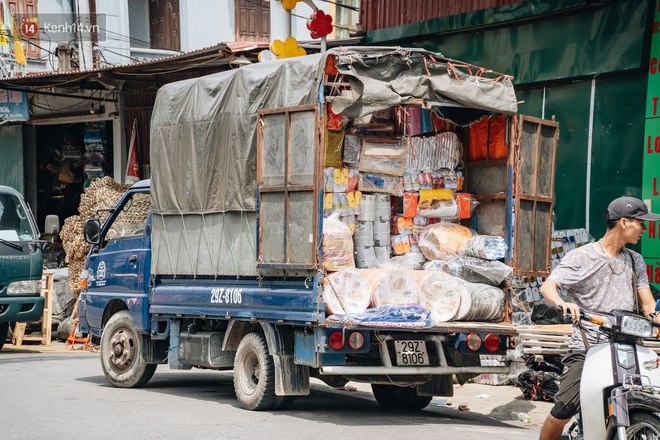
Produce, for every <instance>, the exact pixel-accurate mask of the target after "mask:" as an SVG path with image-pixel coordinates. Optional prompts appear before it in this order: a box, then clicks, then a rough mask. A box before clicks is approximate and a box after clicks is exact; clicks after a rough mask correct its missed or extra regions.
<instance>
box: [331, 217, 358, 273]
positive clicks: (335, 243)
mask: <svg viewBox="0 0 660 440" xmlns="http://www.w3.org/2000/svg"><path fill="white" fill-rule="evenodd" d="M354 267H355V260H354V259H353V237H352V236H351V231H350V229H349V228H348V226H346V225H345V224H344V223H342V221H341V220H339V214H338V213H333V214H332V215H331V216H330V217H328V218H326V219H324V220H323V269H325V270H327V271H329V272H336V271H339V270H342V269H347V268H354Z"/></svg>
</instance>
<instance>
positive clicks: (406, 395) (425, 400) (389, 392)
mask: <svg viewBox="0 0 660 440" xmlns="http://www.w3.org/2000/svg"><path fill="white" fill-rule="evenodd" d="M371 390H372V391H373V393H374V397H375V398H376V401H377V402H378V403H379V404H380V406H382V407H383V408H396V409H409V410H418V409H422V408H426V407H427V406H428V404H429V403H431V399H433V397H432V396H418V395H417V391H415V388H413V387H400V386H397V385H382V384H375V383H372V384H371Z"/></svg>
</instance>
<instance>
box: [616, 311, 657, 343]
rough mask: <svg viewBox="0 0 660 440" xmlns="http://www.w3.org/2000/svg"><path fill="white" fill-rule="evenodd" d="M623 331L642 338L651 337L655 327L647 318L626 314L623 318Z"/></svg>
mask: <svg viewBox="0 0 660 440" xmlns="http://www.w3.org/2000/svg"><path fill="white" fill-rule="evenodd" d="M621 333H624V334H626V335H630V336H638V337H640V338H650V337H651V336H652V333H653V327H652V326H651V323H650V322H649V321H648V320H647V319H645V318H638V317H636V316H630V315H626V316H623V317H622V318H621Z"/></svg>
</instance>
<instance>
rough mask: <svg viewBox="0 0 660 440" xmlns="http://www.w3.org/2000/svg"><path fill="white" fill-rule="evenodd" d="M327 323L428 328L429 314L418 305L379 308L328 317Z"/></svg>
mask: <svg viewBox="0 0 660 440" xmlns="http://www.w3.org/2000/svg"><path fill="white" fill-rule="evenodd" d="M327 321H340V322H352V323H356V324H360V325H364V326H369V327H396V328H429V327H431V326H432V324H431V312H429V311H428V310H426V309H425V308H424V307H422V306H421V305H419V304H403V305H394V306H380V307H376V308H373V309H367V310H366V311H365V312H364V313H358V314H353V315H344V314H336V315H330V316H328V318H327Z"/></svg>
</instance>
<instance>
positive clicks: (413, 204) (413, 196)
mask: <svg viewBox="0 0 660 440" xmlns="http://www.w3.org/2000/svg"><path fill="white" fill-rule="evenodd" d="M403 216H404V217H406V218H415V217H417V193H416V192H407V193H404V194H403Z"/></svg>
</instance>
